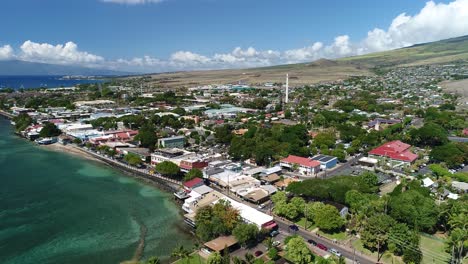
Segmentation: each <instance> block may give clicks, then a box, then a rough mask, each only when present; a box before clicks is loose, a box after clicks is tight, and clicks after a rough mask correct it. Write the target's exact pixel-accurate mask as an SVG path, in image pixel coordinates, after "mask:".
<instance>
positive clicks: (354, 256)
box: [275, 217, 376, 264]
mask: <svg viewBox="0 0 468 264" xmlns="http://www.w3.org/2000/svg"><path fill="white" fill-rule="evenodd" d="M275 221H276V223H277V224H278V226H279V228H280V231H281V232H284V233H288V234H291V235H293V234H298V235H300V236H302V237H303V238H305V239H306V240H308V239H312V240H314V241H316V242H317V243H320V244H323V245H325V246H326V247H327V248H329V249H330V248H335V249H337V250H338V251H339V252H340V253H341V254H342V255H343V257H345V258H347V259H349V260H351V262H352V263H357V262H359V263H362V264H374V263H376V262H375V261H373V260H371V259H370V257H368V256H363V255H362V254H361V253H360V252H358V251H356V252H353V251H352V250H351V249H350V248H348V247H345V246H343V245H339V244H336V243H333V242H332V241H330V240H328V239H325V238H323V237H318V236H317V235H315V234H313V233H311V232H309V231H306V230H304V229H302V228H300V229H299V231H297V232H294V231H290V229H289V224H288V223H286V222H283V221H282V220H281V219H278V218H276V217H275ZM314 251H315V250H314Z"/></svg>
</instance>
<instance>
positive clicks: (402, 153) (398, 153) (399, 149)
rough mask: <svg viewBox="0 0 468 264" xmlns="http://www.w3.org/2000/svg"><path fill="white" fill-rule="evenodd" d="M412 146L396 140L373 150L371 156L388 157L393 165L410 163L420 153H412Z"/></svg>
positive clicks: (377, 157)
mask: <svg viewBox="0 0 468 264" xmlns="http://www.w3.org/2000/svg"><path fill="white" fill-rule="evenodd" d="M410 148H411V145H409V144H406V143H403V142H401V141H399V140H395V141H391V142H387V143H385V144H383V145H382V146H380V147H377V148H375V149H373V150H371V151H370V152H369V157H371V158H376V159H382V158H387V159H389V163H390V166H391V167H398V166H402V165H410V164H411V163H412V162H414V161H415V160H416V159H417V158H418V155H416V154H414V153H412V152H411V151H410Z"/></svg>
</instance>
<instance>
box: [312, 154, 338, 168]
mask: <svg viewBox="0 0 468 264" xmlns="http://www.w3.org/2000/svg"><path fill="white" fill-rule="evenodd" d="M312 160H316V161H318V162H320V169H321V170H327V169H331V168H333V167H335V166H336V164H337V163H338V158H336V157H333V156H327V155H317V156H314V157H312Z"/></svg>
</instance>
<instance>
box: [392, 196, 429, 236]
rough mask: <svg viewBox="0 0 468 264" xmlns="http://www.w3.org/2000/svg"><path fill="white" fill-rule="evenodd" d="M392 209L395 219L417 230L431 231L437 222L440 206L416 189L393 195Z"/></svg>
mask: <svg viewBox="0 0 468 264" xmlns="http://www.w3.org/2000/svg"><path fill="white" fill-rule="evenodd" d="M390 209H391V210H390V215H391V216H392V217H393V218H394V219H396V220H398V221H400V222H403V223H406V224H408V226H410V227H412V228H415V229H417V230H421V231H431V230H433V228H434V227H435V224H436V223H437V219H438V208H437V206H436V204H435V202H434V200H433V199H432V198H431V197H426V196H424V195H423V194H421V193H419V192H418V191H417V190H414V189H411V190H408V191H406V192H402V193H400V194H398V195H396V196H392V197H391V199H390Z"/></svg>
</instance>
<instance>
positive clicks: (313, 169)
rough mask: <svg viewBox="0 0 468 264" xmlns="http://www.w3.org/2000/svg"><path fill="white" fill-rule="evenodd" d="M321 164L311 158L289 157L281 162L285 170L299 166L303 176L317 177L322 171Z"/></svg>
mask: <svg viewBox="0 0 468 264" xmlns="http://www.w3.org/2000/svg"><path fill="white" fill-rule="evenodd" d="M320 165H321V164H320V162H318V161H316V160H311V159H309V158H304V157H299V156H294V155H289V156H288V157H287V158H284V159H282V160H281V161H280V166H281V167H283V168H289V169H294V167H295V166H297V169H298V170H299V172H300V173H301V174H303V175H308V176H315V175H317V173H318V172H319V171H320Z"/></svg>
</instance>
